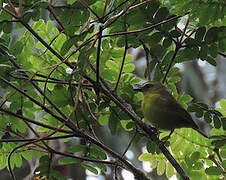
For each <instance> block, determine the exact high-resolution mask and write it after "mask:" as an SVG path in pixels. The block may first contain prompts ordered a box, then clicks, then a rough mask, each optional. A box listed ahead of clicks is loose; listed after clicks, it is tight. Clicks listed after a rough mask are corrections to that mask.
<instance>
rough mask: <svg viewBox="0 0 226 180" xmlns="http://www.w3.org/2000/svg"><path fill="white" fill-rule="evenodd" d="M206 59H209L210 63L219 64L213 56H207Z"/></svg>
mask: <svg viewBox="0 0 226 180" xmlns="http://www.w3.org/2000/svg"><path fill="white" fill-rule="evenodd" d="M206 61H207V62H208V63H210V64H211V65H213V66H216V65H217V62H216V61H215V59H214V58H212V57H211V56H207V57H206Z"/></svg>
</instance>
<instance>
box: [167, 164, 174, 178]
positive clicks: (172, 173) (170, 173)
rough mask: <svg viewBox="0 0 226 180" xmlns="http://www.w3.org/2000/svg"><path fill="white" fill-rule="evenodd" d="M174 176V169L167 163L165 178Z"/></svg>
mask: <svg viewBox="0 0 226 180" xmlns="http://www.w3.org/2000/svg"><path fill="white" fill-rule="evenodd" d="M173 175H174V168H173V166H172V165H171V164H170V163H169V162H168V163H167V166H166V176H167V178H171V177H172V176H173Z"/></svg>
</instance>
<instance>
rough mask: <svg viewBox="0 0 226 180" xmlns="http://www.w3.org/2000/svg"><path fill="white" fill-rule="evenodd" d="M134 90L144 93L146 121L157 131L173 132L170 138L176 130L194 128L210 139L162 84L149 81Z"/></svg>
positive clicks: (143, 106)
mask: <svg viewBox="0 0 226 180" xmlns="http://www.w3.org/2000/svg"><path fill="white" fill-rule="evenodd" d="M134 90H135V91H139V92H142V93H143V100H142V110H143V115H144V119H145V121H147V122H150V123H151V125H153V126H154V127H155V128H156V129H157V130H163V131H171V132H170V134H169V137H170V136H171V134H172V133H173V131H174V129H180V128H192V129H194V130H196V131H198V132H199V133H200V134H202V135H203V136H204V137H206V138H208V135H206V133H204V132H203V131H202V130H201V129H200V128H199V126H198V125H197V124H196V122H195V121H194V120H193V118H192V116H191V115H190V114H189V113H188V111H186V110H185V109H184V108H183V106H181V105H180V104H179V103H178V102H177V101H176V99H175V98H174V97H173V95H172V94H171V93H170V92H169V91H168V90H167V88H166V87H165V86H164V85H163V84H162V83H161V82H158V81H147V82H145V83H143V84H142V85H141V86H137V87H136V88H134ZM169 137H168V138H169Z"/></svg>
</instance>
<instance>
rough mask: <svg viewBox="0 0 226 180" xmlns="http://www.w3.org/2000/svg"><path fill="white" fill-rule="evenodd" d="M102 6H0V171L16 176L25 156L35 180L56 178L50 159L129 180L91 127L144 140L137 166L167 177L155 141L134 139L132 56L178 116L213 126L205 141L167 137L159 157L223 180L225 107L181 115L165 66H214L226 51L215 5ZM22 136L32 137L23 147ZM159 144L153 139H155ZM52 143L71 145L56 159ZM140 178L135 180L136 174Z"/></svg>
mask: <svg viewBox="0 0 226 180" xmlns="http://www.w3.org/2000/svg"><path fill="white" fill-rule="evenodd" d="M3 2H4V4H3ZM21 2H23V4H20V3H21ZM103 2H105V1H102V0H80V1H75V0H68V1H67V3H65V2H63V1H59V2H56V3H53V4H49V3H48V2H47V1H43V0H29V1H28V0H24V1H19V2H18V1H14V0H11V1H0V4H1V10H0V15H1V16H0V55H1V56H0V69H1V70H0V87H1V89H2V90H4V93H3V95H2V96H1V104H0V112H1V114H0V130H1V131H0V136H1V141H0V143H1V144H0V154H1V156H0V167H1V168H4V167H5V166H6V165H7V166H8V169H9V171H10V173H11V175H12V176H13V172H12V169H13V168H14V166H16V167H21V165H22V158H25V159H26V160H30V159H31V158H32V156H34V157H36V158H39V167H37V169H36V170H35V172H39V173H40V176H43V177H47V178H50V179H51V178H58V179H65V177H63V175H62V174H60V172H59V171H57V170H56V169H54V167H53V166H52V162H53V154H57V155H60V156H61V158H60V159H58V164H59V165H70V164H79V165H81V167H83V168H85V169H87V170H89V171H91V172H92V173H94V174H100V172H101V173H105V172H106V171H107V166H108V165H109V166H116V167H121V168H125V169H128V170H130V171H131V172H133V173H134V175H135V177H137V176H138V175H137V174H136V173H137V169H136V167H135V166H134V165H130V164H129V165H128V163H127V160H126V159H125V158H124V154H123V155H118V154H117V153H115V151H113V150H112V149H110V148H108V147H107V146H105V145H104V143H103V142H102V140H99V138H98V137H97V135H96V134H97V133H96V132H95V130H94V129H95V127H98V128H100V129H104V128H105V125H107V126H108V129H109V130H110V133H111V135H116V134H119V133H129V132H131V131H133V132H135V136H138V129H139V130H140V129H141V130H142V134H146V135H145V136H147V137H149V138H148V139H149V140H146V141H147V146H146V148H147V151H148V153H143V154H141V155H140V157H139V160H141V161H149V162H150V163H151V167H152V168H157V173H158V175H162V174H164V173H166V175H167V177H168V178H170V177H172V176H173V175H175V174H176V173H177V172H178V169H176V170H175V169H174V167H173V166H172V165H171V163H169V158H168V157H167V156H164V155H163V154H162V152H163V149H161V148H159V147H160V145H159V144H158V141H151V140H150V136H151V137H153V134H152V135H150V134H148V133H147V132H146V131H145V130H144V128H143V126H142V125H140V123H141V121H139V118H138V116H140V117H142V112H141V109H140V108H137V107H138V106H137V105H138V104H140V103H141V99H142V96H141V94H139V93H135V92H134V91H133V85H134V84H137V83H139V82H140V80H139V79H138V78H137V77H136V75H135V74H134V70H135V65H134V64H133V57H132V56H131V55H129V54H128V51H129V49H130V48H137V47H141V48H143V49H144V50H145V53H146V60H147V67H146V70H145V72H144V76H145V78H146V79H149V80H150V79H154V80H158V81H162V82H166V85H167V87H168V88H169V89H170V90H171V91H172V93H173V95H174V97H175V99H176V100H177V101H178V102H179V103H180V104H181V105H182V106H183V107H184V108H185V109H187V110H188V111H190V112H194V114H195V116H196V117H197V118H201V117H203V118H204V120H205V122H206V123H209V124H212V125H213V127H214V128H213V130H212V137H211V138H210V139H206V138H204V137H202V136H201V135H199V134H197V133H196V132H194V131H193V130H192V129H180V130H176V132H175V133H174V134H173V135H172V136H171V138H170V139H169V140H168V141H167V142H166V145H167V147H168V149H169V151H168V154H169V153H171V154H172V155H173V156H174V158H175V159H176V160H177V162H178V163H179V164H180V165H181V167H182V168H183V169H184V171H185V172H186V174H187V175H188V176H189V177H190V178H191V179H197V178H200V177H203V179H219V178H220V177H223V176H224V175H225V168H226V167H225V164H226V163H225V160H224V159H225V143H226V140H225V139H226V138H225V129H226V123H225V122H226V121H225V120H226V119H225V116H226V105H225V104H226V103H225V100H221V101H220V105H221V108H218V109H213V108H211V107H209V106H208V105H206V104H204V103H200V102H198V103H193V104H191V105H190V106H187V103H189V102H190V101H191V100H192V97H191V96H190V95H188V94H185V93H183V92H178V91H177V88H176V84H177V83H178V82H180V80H181V78H180V77H179V76H178V73H179V72H180V68H177V67H173V66H174V65H175V64H178V63H182V62H187V61H193V62H195V61H197V59H201V60H202V61H206V62H208V63H209V64H211V65H213V66H214V67H215V66H217V61H216V57H217V56H218V55H219V54H222V53H224V52H225V49H226V38H225V37H226V27H225V26H224V25H225V19H223V18H224V16H225V11H224V9H225V4H224V1H223V0H222V1H219V2H218V1H216V2H215V1H211V2H209V1H208V2H205V1H195V0H192V1H177V0H169V1H167V2H166V1H160V2H159V1H150V0H149V1H141V0H137V1H132V2H130V1H122V0H117V1H113V0H112V1H106V2H105V3H103ZM212 4H213V5H214V8H211V7H212V6H211V5H212ZM185 7H186V8H185ZM205 7H208V8H205ZM47 11H48V12H49V14H48V16H47V17H46V19H45V18H44V19H43V18H42V17H43V12H47ZM175 14H177V15H175ZM181 19H183V20H181ZM197 20H198V21H197ZM17 34H18V35H17ZM15 39H16V40H15ZM151 76H152V78H151ZM134 114H135V115H134ZM137 119H138V121H137ZM29 133H32V134H33V136H32V137H35V138H32V139H28V134H29ZM6 135H7V137H6ZM166 135H167V133H166V132H164V133H161V135H160V138H163V137H164V136H166ZM135 136H134V138H133V139H132V140H131V142H133V141H134V139H136V138H135ZM154 136H155V138H157V139H158V137H157V136H156V135H155V134H154ZM12 137H13V138H12ZM12 139H14V141H13V140H12ZM18 139H19V140H18ZM100 139H101V138H100ZM10 140H12V142H11V141H10ZM52 140H55V141H56V140H59V141H61V143H64V144H66V143H69V144H70V142H71V141H72V142H73V143H72V144H70V145H69V146H67V149H66V150H65V151H64V152H61V150H59V149H57V148H52V147H51V146H50V145H49V142H50V141H52ZM80 140H85V143H80ZM137 143H139V142H137ZM129 146H130V144H129ZM129 146H128V148H129ZM163 146H164V145H163ZM34 147H35V148H34ZM127 150H128V149H127ZM109 157H111V158H112V159H110V160H109ZM113 158H114V159H117V161H114V160H113ZM7 160H8V162H7ZM216 162H218V163H216ZM116 169H117V168H116ZM35 172H34V173H35ZM115 174H117V173H115ZM180 175H181V174H180ZM177 176H178V177H179V174H177ZM140 178H141V179H145V178H146V176H145V174H144V173H143V174H142V176H140Z"/></svg>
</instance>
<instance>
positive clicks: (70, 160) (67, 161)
mask: <svg viewBox="0 0 226 180" xmlns="http://www.w3.org/2000/svg"><path fill="white" fill-rule="evenodd" d="M80 162H82V161H81V160H80V159H76V158H70V157H66V158H61V159H59V160H58V163H59V164H65V165H67V164H76V163H80Z"/></svg>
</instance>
